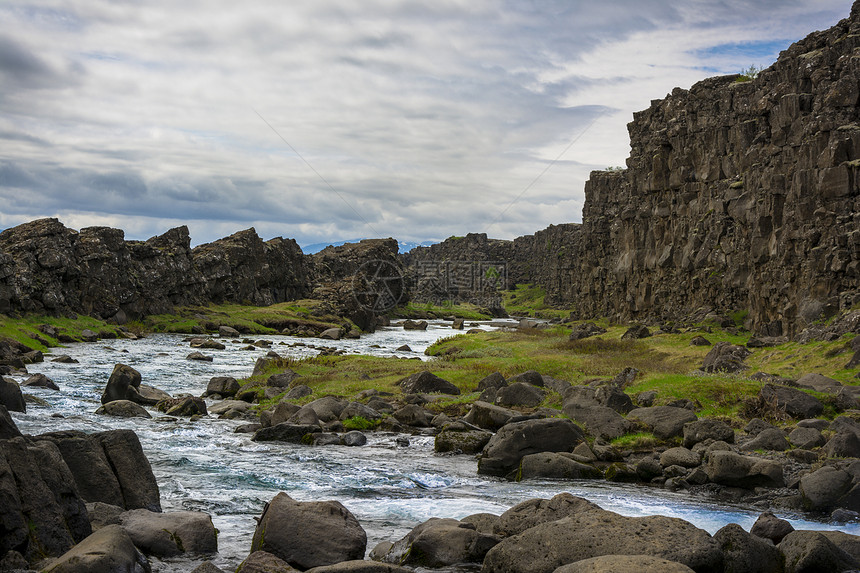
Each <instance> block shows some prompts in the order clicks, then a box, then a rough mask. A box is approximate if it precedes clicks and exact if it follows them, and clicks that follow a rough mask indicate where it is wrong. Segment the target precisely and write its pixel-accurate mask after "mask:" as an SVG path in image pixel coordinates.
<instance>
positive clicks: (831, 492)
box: [800, 466, 852, 511]
mask: <svg viewBox="0 0 860 573" xmlns="http://www.w3.org/2000/svg"><path fill="white" fill-rule="evenodd" d="M851 486H852V477H851V474H849V473H848V472H846V471H845V470H840V469H836V468H834V467H832V466H824V467H822V468H820V469H818V470H815V471H814V472H810V473H808V474H806V475H804V476H803V477H802V478H800V495H801V499H802V500H803V507H804V508H805V509H807V510H810V511H826V510H829V509H833V508H834V507H836V506H837V505H838V502H839V498H841V497H842V496H843V495H845V494H846V493H848V491H849V490H850V489H851Z"/></svg>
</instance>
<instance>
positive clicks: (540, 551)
mask: <svg viewBox="0 0 860 573" xmlns="http://www.w3.org/2000/svg"><path fill="white" fill-rule="evenodd" d="M644 532H647V534H643V533H644ZM603 555H651V556H654V557H661V558H663V559H666V560H669V561H676V562H678V563H682V564H684V565H686V566H688V567H690V568H691V569H693V570H694V571H697V572H699V573H722V571H723V552H722V549H720V545H719V543H718V542H717V541H716V540H715V539H713V538H712V537H711V536H710V535H708V533H707V532H706V531H703V530H701V529H698V528H697V527H694V526H693V525H692V524H691V523H688V522H686V521H684V520H682V519H678V518H671V517H663V516H650V517H623V516H621V515H618V514H617V513H613V512H611V511H601V510H591V511H585V512H581V513H576V514H574V515H571V516H568V517H565V518H562V519H560V520H557V521H550V522H547V523H542V524H540V525H536V526H534V527H532V528H530V529H527V530H525V531H524V532H522V533H520V534H519V535H514V536H513V537H508V538H507V539H504V540H502V541H501V543H499V544H498V545H497V546H495V547H494V548H493V549H491V550H490V551H489V553H487V557H486V558H485V559H484V566H483V568H482V570H481V571H482V573H551V572H553V571H555V570H556V569H557V568H558V567H560V566H562V565H566V564H568V563H574V562H577V561H582V560H583V559H590V558H592V557H600V556H603Z"/></svg>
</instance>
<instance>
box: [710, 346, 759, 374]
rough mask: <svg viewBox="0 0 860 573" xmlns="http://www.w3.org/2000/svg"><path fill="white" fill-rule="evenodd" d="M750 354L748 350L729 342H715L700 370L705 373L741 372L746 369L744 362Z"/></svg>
mask: <svg viewBox="0 0 860 573" xmlns="http://www.w3.org/2000/svg"><path fill="white" fill-rule="evenodd" d="M750 354H752V352H751V351H750V350H748V349H747V348H745V347H743V346H739V345H737V344H732V343H730V342H725V341H721V342H717V343H716V344H714V346H713V347H712V348H711V350H710V351H709V352H708V354H707V355H706V356H705V359H704V361H703V362H702V370H704V371H705V372H729V373H733V372H742V371H744V370H746V369H747V365H746V364H745V363H744V360H746V358H747V357H748V356H749V355H750Z"/></svg>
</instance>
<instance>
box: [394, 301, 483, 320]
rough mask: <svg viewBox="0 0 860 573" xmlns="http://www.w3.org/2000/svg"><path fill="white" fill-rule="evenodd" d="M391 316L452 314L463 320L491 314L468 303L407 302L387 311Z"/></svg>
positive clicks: (480, 318)
mask: <svg viewBox="0 0 860 573" xmlns="http://www.w3.org/2000/svg"><path fill="white" fill-rule="evenodd" d="M389 316H390V317H391V318H412V319H416V318H431V317H434V316H435V317H438V318H441V317H448V316H454V317H457V318H463V319H465V320H490V319H491V318H493V317H492V316H491V315H489V314H486V313H483V312H481V309H480V308H479V307H477V306H475V305H473V304H468V303H457V304H454V303H451V302H448V303H447V304H442V305H436V304H432V303H412V302H410V303H408V304H405V305H401V306H398V307H397V308H395V309H393V310H392V311H391V312H389Z"/></svg>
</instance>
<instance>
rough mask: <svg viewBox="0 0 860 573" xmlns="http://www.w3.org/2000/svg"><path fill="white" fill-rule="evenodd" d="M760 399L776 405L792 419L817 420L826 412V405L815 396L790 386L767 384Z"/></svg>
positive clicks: (760, 393)
mask: <svg viewBox="0 0 860 573" xmlns="http://www.w3.org/2000/svg"><path fill="white" fill-rule="evenodd" d="M759 396H760V398H761V399H762V400H763V401H764V402H765V403H768V404H775V405H776V407H777V408H779V409H781V410H784V411H785V413H786V414H788V415H789V416H791V417H792V418H797V419H798V420H802V419H804V418H816V417H818V416H819V415H821V412H823V411H824V405H823V404H822V403H821V401H820V400H819V399H818V398H816V397H815V396H810V395H809V394H807V393H806V392H803V391H802V390H797V389H796V388H789V387H788V386H776V385H774V384H765V385H764V387H762V389H761V390H760V391H759Z"/></svg>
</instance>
